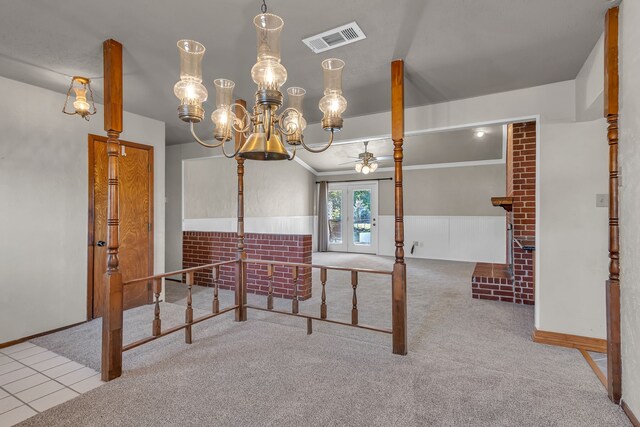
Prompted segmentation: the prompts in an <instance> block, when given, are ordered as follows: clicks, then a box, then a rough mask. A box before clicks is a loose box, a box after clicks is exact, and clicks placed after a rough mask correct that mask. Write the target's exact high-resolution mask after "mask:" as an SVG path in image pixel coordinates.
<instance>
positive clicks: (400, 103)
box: [391, 60, 407, 355]
mask: <svg viewBox="0 0 640 427" xmlns="http://www.w3.org/2000/svg"><path fill="white" fill-rule="evenodd" d="M391 139H393V159H394V161H395V174H394V180H395V217H396V218H395V219H396V220H395V224H396V226H395V235H396V262H395V264H394V265H393V275H392V288H391V300H392V306H391V317H392V330H393V353H394V354H401V355H405V354H407V266H406V264H405V263H404V206H403V194H402V142H403V140H404V61H402V60H395V61H393V62H392V63H391Z"/></svg>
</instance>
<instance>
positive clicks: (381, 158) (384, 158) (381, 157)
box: [373, 156, 393, 160]
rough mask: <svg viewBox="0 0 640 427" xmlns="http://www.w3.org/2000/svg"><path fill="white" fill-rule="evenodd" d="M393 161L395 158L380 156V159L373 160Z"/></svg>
mask: <svg viewBox="0 0 640 427" xmlns="http://www.w3.org/2000/svg"><path fill="white" fill-rule="evenodd" d="M391 159H393V156H379V157H374V158H373V160H391Z"/></svg>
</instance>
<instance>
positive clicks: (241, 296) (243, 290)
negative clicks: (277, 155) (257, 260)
mask: <svg viewBox="0 0 640 427" xmlns="http://www.w3.org/2000/svg"><path fill="white" fill-rule="evenodd" d="M236 103H237V104H240V105H242V106H243V107H245V108H246V106H247V103H246V101H244V100H243V99H238V100H236ZM235 114H236V116H237V117H238V119H240V121H241V122H242V123H244V122H245V119H244V110H243V109H242V108H239V107H236V108H235ZM245 140H246V137H245V135H244V133H242V132H236V133H235V150H236V151H237V150H238V148H240V147H242V145H243V144H244V143H245ZM236 161H237V162H238V264H237V265H236V305H238V306H239V307H238V308H237V309H236V311H235V312H236V322H243V321H245V320H247V307H246V304H247V266H246V264H245V263H244V262H243V261H244V260H246V259H247V252H246V250H245V247H244V159H243V158H242V157H238V156H236Z"/></svg>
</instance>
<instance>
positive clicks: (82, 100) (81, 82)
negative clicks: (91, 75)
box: [62, 76, 96, 121]
mask: <svg viewBox="0 0 640 427" xmlns="http://www.w3.org/2000/svg"><path fill="white" fill-rule="evenodd" d="M72 89H73V91H74V92H75V99H76V100H75V101H73V111H70V110H68V109H67V106H68V104H69V97H70V96H71V90H72ZM87 92H89V99H87ZM62 112H63V113H65V114H69V115H71V116H72V115H74V114H78V115H79V116H81V117H82V118H83V119H85V120H86V121H89V116H93V115H94V114H95V113H96V105H95V103H94V102H93V90H91V80H89V79H88V78H86V77H80V76H74V77H73V78H72V79H71V84H70V85H69V90H68V91H67V97H66V99H65V100H64V107H62Z"/></svg>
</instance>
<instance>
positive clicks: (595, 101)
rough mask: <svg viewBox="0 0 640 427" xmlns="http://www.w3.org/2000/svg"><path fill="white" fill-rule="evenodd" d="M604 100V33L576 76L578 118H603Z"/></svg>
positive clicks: (583, 119) (584, 119)
mask: <svg viewBox="0 0 640 427" xmlns="http://www.w3.org/2000/svg"><path fill="white" fill-rule="evenodd" d="M603 102H604V33H602V35H601V36H600V38H599V39H598V42H597V43H596V45H595V46H594V47H593V49H592V50H591V53H590V54H589V57H588V58H587V60H586V61H585V63H584V64H583V65H582V68H581V69H580V72H579V73H578V76H577V77H576V119H577V120H578V121H587V120H597V119H599V118H602V108H603V105H604V104H603Z"/></svg>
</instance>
